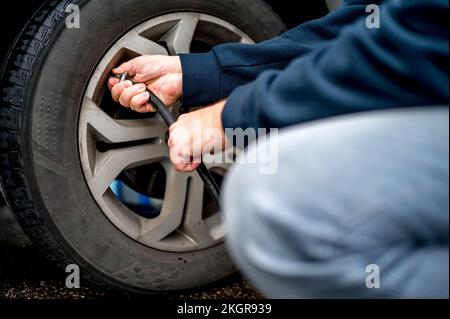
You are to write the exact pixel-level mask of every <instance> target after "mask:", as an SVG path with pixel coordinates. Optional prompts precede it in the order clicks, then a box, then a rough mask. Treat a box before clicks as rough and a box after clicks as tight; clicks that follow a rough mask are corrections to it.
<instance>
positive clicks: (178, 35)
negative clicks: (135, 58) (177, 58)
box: [161, 13, 200, 55]
mask: <svg viewBox="0 0 450 319" xmlns="http://www.w3.org/2000/svg"><path fill="white" fill-rule="evenodd" d="M199 19H200V14H195V13H192V14H187V15H184V16H183V18H182V19H181V20H180V21H179V22H178V23H177V24H176V25H175V26H174V27H173V28H172V29H170V30H169V32H167V33H166V34H165V35H164V37H163V38H162V39H161V40H163V41H165V42H166V43H167V48H168V49H169V53H170V54H172V55H174V54H180V53H189V52H190V47H191V43H192V38H193V37H194V33H195V29H196V28H197V24H198V21H199Z"/></svg>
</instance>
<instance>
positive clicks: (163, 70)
mask: <svg viewBox="0 0 450 319" xmlns="http://www.w3.org/2000/svg"><path fill="white" fill-rule="evenodd" d="M124 72H128V74H129V76H130V77H132V78H133V80H134V81H135V82H139V83H140V84H135V85H133V83H132V82H131V81H125V82H122V83H119V79H116V78H111V79H110V80H109V82H108V88H109V89H110V90H111V94H112V97H113V100H114V101H116V102H119V103H120V104H121V105H122V106H124V107H127V108H131V109H132V110H134V111H136V112H140V113H146V112H155V111H156V110H155V109H154V108H153V107H152V106H151V105H150V104H149V103H147V101H148V99H149V94H148V93H147V92H145V91H146V89H149V90H151V91H152V92H153V93H155V94H156V95H157V96H158V97H159V99H160V100H161V101H162V102H163V103H164V104H165V105H166V106H171V105H172V104H173V103H175V102H176V101H178V100H179V99H180V98H181V94H182V70H181V62H180V58H179V57H178V56H165V55H144V56H140V57H137V58H135V59H132V60H130V61H128V62H125V63H123V64H122V65H121V66H119V67H118V68H116V69H114V70H113V73H114V74H120V73H124Z"/></svg>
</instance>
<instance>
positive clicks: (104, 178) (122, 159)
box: [88, 143, 168, 194]
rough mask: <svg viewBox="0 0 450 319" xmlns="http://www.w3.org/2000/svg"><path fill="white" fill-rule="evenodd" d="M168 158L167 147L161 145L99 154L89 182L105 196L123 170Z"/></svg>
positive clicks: (146, 145)
mask: <svg viewBox="0 0 450 319" xmlns="http://www.w3.org/2000/svg"><path fill="white" fill-rule="evenodd" d="M167 156H168V150H167V147H166V146H165V145H164V144H161V143H159V144H143V145H138V146H133V147H126V148H121V149H113V150H110V151H107V152H105V153H97V155H96V161H95V168H94V172H93V174H92V175H91V176H90V177H88V182H89V183H90V185H91V189H92V191H93V192H94V193H97V194H104V193H105V191H106V190H107V189H108V187H109V186H110V185H111V183H112V182H113V181H114V180H115V179H116V178H117V176H118V175H119V174H120V173H121V172H122V171H123V170H125V169H128V168H133V167H138V166H141V165H145V164H150V163H154V162H157V161H159V160H161V159H162V158H164V157H167Z"/></svg>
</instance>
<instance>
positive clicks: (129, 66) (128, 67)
mask: <svg viewBox="0 0 450 319" xmlns="http://www.w3.org/2000/svg"><path fill="white" fill-rule="evenodd" d="M125 72H127V73H128V75H129V76H134V75H135V74H136V63H135V59H132V60H130V61H127V62H125V63H122V64H121V65H120V66H118V67H117V68H115V69H113V73H114V74H120V73H125Z"/></svg>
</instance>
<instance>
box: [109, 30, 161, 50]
mask: <svg viewBox="0 0 450 319" xmlns="http://www.w3.org/2000/svg"><path fill="white" fill-rule="evenodd" d="M115 46H116V47H117V48H125V49H129V50H131V51H134V52H136V53H138V54H141V55H145V54H161V55H167V50H166V49H165V48H164V47H163V46H161V45H159V44H158V43H156V42H154V41H151V40H149V39H147V38H144V37H143V36H141V35H140V34H139V33H137V32H136V31H135V30H132V31H131V32H129V33H128V34H127V35H125V36H124V37H123V38H122V39H120V40H119V42H117V44H116V45H115Z"/></svg>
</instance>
